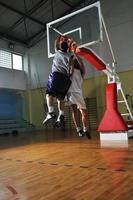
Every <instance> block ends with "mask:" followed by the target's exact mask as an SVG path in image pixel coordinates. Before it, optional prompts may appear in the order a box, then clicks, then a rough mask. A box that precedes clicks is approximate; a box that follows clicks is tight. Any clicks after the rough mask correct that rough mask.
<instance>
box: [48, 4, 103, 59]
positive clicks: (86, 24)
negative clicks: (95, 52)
mask: <svg viewBox="0 0 133 200" xmlns="http://www.w3.org/2000/svg"><path fill="white" fill-rule="evenodd" d="M101 17H102V16H101V9H100V2H96V3H94V4H91V5H89V6H86V7H84V8H82V9H80V10H77V11H75V12H73V13H71V14H68V15H66V16H64V17H61V18H59V19H57V20H54V21H52V22H50V23H48V24H47V48H48V57H49V58H50V57H53V56H54V54H55V46H54V42H55V39H56V38H57V37H58V36H59V35H67V36H69V37H72V38H73V39H74V40H75V41H76V43H77V46H78V47H85V46H90V45H93V44H95V43H98V42H99V41H102V19H101Z"/></svg>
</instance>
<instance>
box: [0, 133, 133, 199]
mask: <svg viewBox="0 0 133 200" xmlns="http://www.w3.org/2000/svg"><path fill="white" fill-rule="evenodd" d="M132 170H133V139H130V140H129V145H128V147H115V148H112V147H106V148H105V147H101V146H100V143H99V137H98V133H93V132H92V139H91V140H88V139H87V138H79V137H77V136H75V135H74V134H72V133H70V132H65V133H63V132H59V131H54V132H34V133H27V134H26V133H25V134H24V133H22V134H19V135H18V136H12V135H7V136H4V135H2V136H0V200H132V199H133V172H132Z"/></svg>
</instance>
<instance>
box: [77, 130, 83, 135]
mask: <svg viewBox="0 0 133 200" xmlns="http://www.w3.org/2000/svg"><path fill="white" fill-rule="evenodd" d="M77 134H78V136H79V137H83V136H84V132H83V131H82V129H80V130H79V131H77Z"/></svg>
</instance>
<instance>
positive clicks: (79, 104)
mask: <svg viewBox="0 0 133 200" xmlns="http://www.w3.org/2000/svg"><path fill="white" fill-rule="evenodd" d="M73 65H74V71H73V74H72V76H71V81H72V83H71V86H70V88H69V91H68V100H69V102H70V104H71V108H72V118H73V122H74V125H75V128H76V131H77V133H78V135H79V136H80V137H82V136H84V135H86V136H87V137H88V139H90V138H91V137H90V134H89V132H88V130H87V110H86V104H85V101H84V98H83V94H82V82H83V78H84V75H85V67H84V64H83V62H82V60H81V58H80V57H78V56H76V54H75V55H74V59H73ZM78 110H79V111H80V114H81V119H82V126H83V129H81V127H80V126H79V125H78V115H79V112H78Z"/></svg>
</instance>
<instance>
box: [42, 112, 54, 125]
mask: <svg viewBox="0 0 133 200" xmlns="http://www.w3.org/2000/svg"><path fill="white" fill-rule="evenodd" d="M55 118H56V115H55V113H54V112H51V113H47V116H46V118H45V119H44V121H43V124H46V123H48V122H49V121H50V120H51V119H55Z"/></svg>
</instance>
